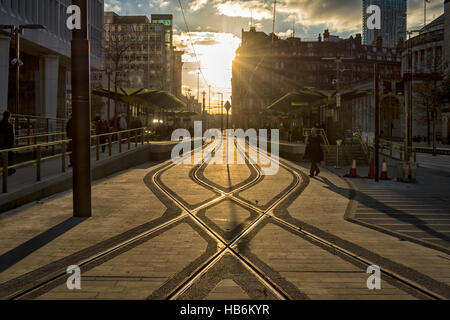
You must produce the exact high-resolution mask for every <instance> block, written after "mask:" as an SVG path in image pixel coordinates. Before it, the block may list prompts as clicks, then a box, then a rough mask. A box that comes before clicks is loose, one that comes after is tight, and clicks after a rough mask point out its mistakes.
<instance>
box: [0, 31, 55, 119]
mask: <svg viewBox="0 0 450 320" xmlns="http://www.w3.org/2000/svg"><path fill="white" fill-rule="evenodd" d="M0 29H3V30H4V29H9V30H10V32H11V35H14V37H15V44H16V57H15V58H14V59H13V60H12V61H11V64H12V65H13V66H15V67H16V107H15V110H14V111H15V113H17V114H18V113H19V98H20V91H19V89H20V68H21V67H23V62H22V61H21V60H20V35H21V34H23V30H24V29H35V30H36V29H46V27H45V26H43V25H40V24H23V25H19V26H18V27H17V26H14V25H0Z"/></svg>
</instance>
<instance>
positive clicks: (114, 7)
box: [105, 0, 122, 12]
mask: <svg viewBox="0 0 450 320" xmlns="http://www.w3.org/2000/svg"><path fill="white" fill-rule="evenodd" d="M121 10H122V1H119V0H106V1H105V11H115V12H118V11H121Z"/></svg>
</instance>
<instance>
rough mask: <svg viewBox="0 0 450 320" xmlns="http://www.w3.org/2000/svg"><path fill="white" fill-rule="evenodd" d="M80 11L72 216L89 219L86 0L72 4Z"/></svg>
mask: <svg viewBox="0 0 450 320" xmlns="http://www.w3.org/2000/svg"><path fill="white" fill-rule="evenodd" d="M72 4H73V5H77V6H78V7H79V8H80V9H81V10H80V11H81V17H82V18H81V29H79V30H78V29H74V30H73V31H72V43H71V55H72V110H73V112H72V118H73V129H72V130H73V160H74V161H73V215H74V217H90V216H91V215H92V208H91V152H90V145H91V143H90V142H91V137H90V135H91V132H90V128H91V121H90V120H91V119H90V117H91V100H90V59H89V51H90V50H89V40H88V0H73V1H72Z"/></svg>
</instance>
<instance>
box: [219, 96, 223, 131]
mask: <svg viewBox="0 0 450 320" xmlns="http://www.w3.org/2000/svg"><path fill="white" fill-rule="evenodd" d="M220 115H221V121H222V124H221V129H222V131H223V93H221V94H220Z"/></svg>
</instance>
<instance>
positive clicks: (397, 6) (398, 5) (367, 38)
mask: <svg viewBox="0 0 450 320" xmlns="http://www.w3.org/2000/svg"><path fill="white" fill-rule="evenodd" d="M371 5H376V6H378V7H380V9H381V17H380V18H381V28H380V29H373V30H371V29H369V28H368V27H367V19H368V18H369V17H370V16H371V14H368V13H367V8H368V7H370V6H371ZM407 5H408V3H407V0H363V6H362V7H363V8H362V17H363V43H364V44H367V45H371V44H374V43H375V42H376V40H377V38H378V37H379V36H380V37H381V39H382V40H383V46H384V47H390V48H392V47H395V46H396V45H397V43H398V41H399V39H403V40H406V23H407V21H406V13H407V10H408V9H407Z"/></svg>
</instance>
